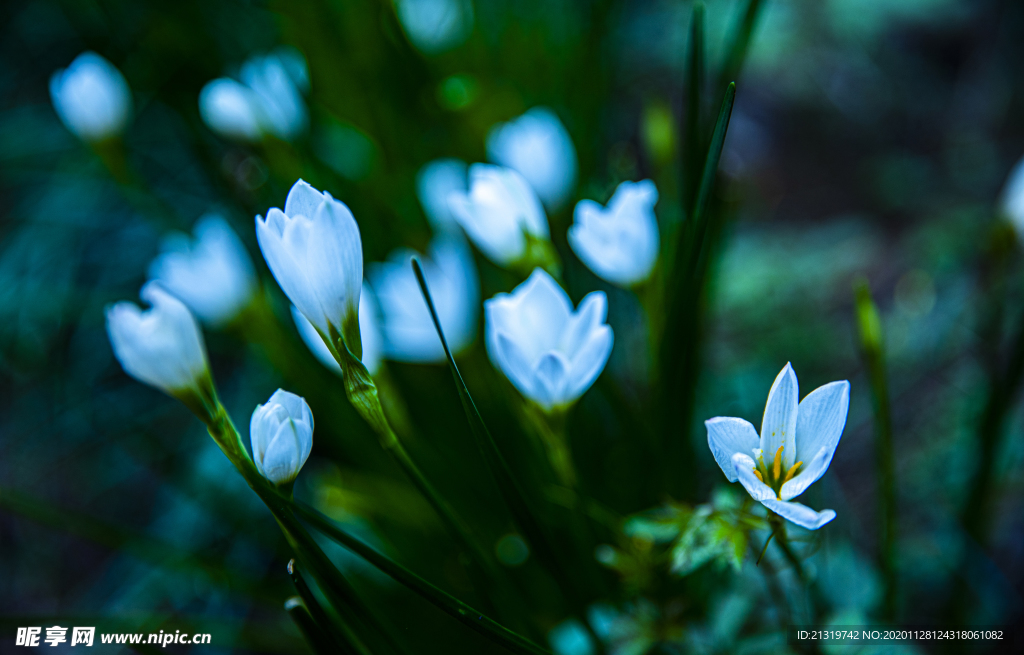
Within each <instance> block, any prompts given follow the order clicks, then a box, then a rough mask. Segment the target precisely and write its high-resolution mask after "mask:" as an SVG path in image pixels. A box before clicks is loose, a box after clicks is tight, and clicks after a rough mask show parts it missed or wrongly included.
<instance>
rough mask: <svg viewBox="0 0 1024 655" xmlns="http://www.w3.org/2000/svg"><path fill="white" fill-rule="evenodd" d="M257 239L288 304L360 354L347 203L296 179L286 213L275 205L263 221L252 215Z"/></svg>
mask: <svg viewBox="0 0 1024 655" xmlns="http://www.w3.org/2000/svg"><path fill="white" fill-rule="evenodd" d="M256 238H257V240H258V241H259V244H260V250H262V251H263V257H264V258H265V259H266V260H267V266H269V267H270V272H271V273H273V274H274V278H276V279H277V283H278V284H280V285H281V289H282V290H283V291H284V292H285V295H287V296H288V299H289V300H291V301H292V304H293V305H295V306H296V307H298V308H299V311H300V312H302V313H303V315H305V317H306V318H307V319H309V322H310V323H312V324H313V327H315V328H316V329H317V330H318V331H319V332H320V334H321V335H323V336H325V337H331V336H332V328H333V332H334V333H335V334H338V335H341V336H343V337H345V340H346V344H347V346H348V348H349V350H351V351H352V353H353V354H354V355H356V356H359V354H360V352H359V350H357V349H356V344H355V343H351V340H352V339H357V338H358V322H357V320H356V317H357V314H358V309H359V291H360V288H361V287H362V282H363V247H362V243H361V242H360V239H359V226H358V225H356V221H355V218H354V217H353V216H352V212H350V211H349V209H348V207H346V206H345V203H343V202H339V201H338V200H335V199H334V198H332V197H331V194H329V193H327V192H323V193H321V192H320V191H317V190H316V189H314V188H313V187H311V186H310V185H309V184H307V183H306V182H304V181H303V180H299V181H298V182H296V183H295V184H294V185H293V186H292V188H291V191H289V192H288V198H287V199H286V200H285V203H284V211H281V210H280V209H278V208H276V207H274V208H273V209H271V210H270V211H269V212H267V217H266V218H265V219H264V218H263V217H262V216H257V217H256ZM357 343H358V342H357Z"/></svg>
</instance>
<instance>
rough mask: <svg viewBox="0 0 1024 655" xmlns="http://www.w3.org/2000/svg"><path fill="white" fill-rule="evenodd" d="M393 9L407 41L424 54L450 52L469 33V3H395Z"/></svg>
mask: <svg viewBox="0 0 1024 655" xmlns="http://www.w3.org/2000/svg"><path fill="white" fill-rule="evenodd" d="M396 9H397V10H398V20H399V21H400V22H401V23H402V28H403V29H404V30H405V33H406V34H407V35H408V36H409V40H410V41H411V42H412V44H413V45H414V46H416V47H417V48H418V49H419V50H421V51H422V52H424V53H427V54H434V53H438V52H444V51H445V50H450V49H451V48H454V47H455V46H457V45H459V44H461V43H462V42H463V41H465V40H466V38H468V37H469V33H470V32H471V31H472V29H473V5H472V4H471V3H470V2H469V0H398V2H397V7H396Z"/></svg>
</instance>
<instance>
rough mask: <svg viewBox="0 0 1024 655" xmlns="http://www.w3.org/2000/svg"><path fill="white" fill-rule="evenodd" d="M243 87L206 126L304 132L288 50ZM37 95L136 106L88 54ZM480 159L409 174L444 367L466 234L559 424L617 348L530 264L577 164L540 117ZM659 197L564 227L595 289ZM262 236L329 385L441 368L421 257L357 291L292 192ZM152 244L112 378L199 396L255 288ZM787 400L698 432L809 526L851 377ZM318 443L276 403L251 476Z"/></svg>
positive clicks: (287, 464) (512, 363) (211, 234)
mask: <svg viewBox="0 0 1024 655" xmlns="http://www.w3.org/2000/svg"><path fill="white" fill-rule="evenodd" d="M443 4H444V3H436V2H435V3H434V4H430V3H427V2H426V0H418V1H417V2H412V1H409V2H403V3H400V5H399V14H400V16H401V17H402V21H403V25H404V26H405V29H406V30H407V32H408V33H409V35H410V39H412V40H413V42H414V43H417V44H418V47H421V48H423V49H424V50H427V49H429V48H430V47H434V46H427V45H424V44H426V43H428V42H431V43H434V45H436V46H438V47H440V44H441V43H442V42H443V41H444V39H442V38H441V37H439V36H438V37H437V38H436V39H434V41H431V39H432V38H434V37H431V36H430V35H431V34H434V35H435V36H436V35H437V34H439V33H440V31H443V30H445V29H448V27H445V25H446V24H447V23H445V21H448V20H449V18H445V19H444V20H441V18H439V15H435V13H436V12H437V11H439V10H438V9H437V7H441V5H443ZM455 4H456V5H457V4H458V3H457V2H455ZM428 5H429V6H428ZM435 5H436V6H435ZM453 6H454V5H453ZM467 7H468V5H467ZM432 12H433V13H432ZM468 16H469V18H468V20H471V14H468ZM463 18H466V16H463ZM444 38H448V37H444ZM240 78H241V81H240V82H239V81H235V80H231V79H227V78H224V79H219V80H215V81H214V82H211V83H210V84H209V85H207V87H206V88H204V89H203V92H202V94H201V97H200V107H201V111H202V115H203V117H204V119H205V120H206V122H207V124H208V125H210V127H212V128H213V129H215V130H216V131H218V132H220V133H222V134H224V135H226V136H230V137H234V138H243V139H258V138H260V137H261V136H262V135H264V134H273V135H275V136H277V137H279V138H284V139H288V138H292V137H294V136H295V135H297V134H298V133H299V132H301V131H302V130H304V129H305V128H306V123H307V115H306V108H305V105H304V103H303V101H302V98H301V93H302V92H304V91H305V89H306V88H307V85H308V76H307V73H306V70H305V64H304V62H303V61H302V59H301V57H300V56H298V55H297V53H294V52H291V51H281V52H278V53H275V54H271V55H267V56H263V57H256V58H254V59H252V60H250V61H249V62H247V63H246V65H245V66H243V68H242V71H241V75H240ZM51 93H52V95H53V102H54V106H55V108H56V109H57V112H58V115H59V116H60V118H61V120H63V121H64V122H65V124H66V125H67V126H68V127H69V129H71V130H72V131H73V132H75V133H76V134H77V135H78V136H80V137H81V138H83V139H85V140H89V141H99V140H103V139H107V138H110V137H112V136H115V135H116V134H118V133H119V132H120V131H121V130H122V129H123V128H124V125H125V123H126V121H127V119H128V116H129V115H130V112H131V96H130V93H129V91H128V87H127V84H126V82H125V80H124V78H123V77H122V76H121V74H120V73H119V72H118V71H117V70H116V69H115V68H114V67H113V66H112V65H110V64H109V62H107V61H106V60H104V59H102V58H101V57H99V56H98V55H96V54H94V53H85V54H83V55H81V56H80V57H79V58H78V59H76V60H75V62H74V63H73V64H72V65H71V67H69V68H68V69H67V70H65V71H59V72H58V73H56V74H55V75H54V77H53V80H51ZM487 152H488V155H489V157H490V158H491V159H492V160H493V161H494V162H495V163H494V164H482V163H478V164H473V165H472V166H467V165H466V164H465V163H464V162H461V161H459V160H454V159H441V160H436V161H434V162H430V163H429V164H427V165H426V166H424V167H423V169H421V171H420V173H419V175H418V176H417V191H418V195H419V198H420V202H421V204H422V206H423V209H424V213H425V214H426V216H427V217H428V219H429V220H430V223H431V225H432V227H433V229H434V231H435V233H436V236H435V238H434V240H433V241H432V243H431V245H430V248H429V250H428V252H427V254H426V256H420V259H421V262H422V268H423V271H424V276H425V278H426V281H427V284H428V286H429V287H430V290H431V293H432V297H433V301H434V303H435V306H436V309H437V311H438V315H439V320H440V323H441V326H442V328H443V329H444V331H445V333H446V336H447V339H448V343H449V345H450V347H451V349H452V351H453V352H454V353H456V354H457V353H459V352H462V351H463V350H465V349H466V348H467V347H469V346H470V345H471V344H472V343H473V342H474V340H475V338H476V334H477V324H478V316H479V309H480V288H479V281H478V276H477V271H476V266H475V264H474V259H473V254H472V252H471V251H470V249H469V247H468V245H467V243H466V241H465V239H464V236H463V234H465V235H468V237H469V239H470V240H471V241H472V243H473V244H475V245H476V247H477V248H478V249H479V250H480V252H481V253H483V254H484V255H485V256H486V257H488V258H489V259H491V260H492V261H493V262H495V263H496V264H498V265H500V266H503V267H510V268H515V269H516V270H521V269H522V268H523V267H526V268H527V269H528V270H532V273H531V274H530V275H529V277H528V279H527V280H525V281H524V282H523V283H521V284H520V285H518V286H517V287H516V288H515V289H514V290H513V291H512V292H511V293H499V294H497V295H496V296H494V297H493V298H491V299H489V300H487V301H486V302H484V303H483V307H484V323H485V339H484V341H485V346H486V350H487V353H488V355H489V357H490V359H491V361H492V362H493V364H494V366H495V367H496V368H497V369H499V370H500V371H501V372H502V373H504V375H505V376H506V377H507V378H508V379H509V381H510V382H511V383H512V385H513V386H514V387H515V388H516V389H517V390H518V391H519V392H520V393H521V394H522V395H523V396H524V397H525V398H526V399H528V401H530V402H532V403H533V404H535V406H537V407H539V408H540V409H541V410H543V411H545V412H562V411H564V410H565V409H566V408H568V407H569V406H571V405H572V404H573V403H575V402H576V401H577V400H578V399H579V398H580V397H581V396H582V395H583V394H584V393H585V392H586V391H587V389H589V388H590V386H591V385H593V383H594V381H595V380H596V379H597V377H598V376H599V375H600V374H601V372H602V371H603V370H604V368H605V365H606V364H607V362H608V359H609V357H610V354H611V351H612V346H613V342H614V337H613V334H612V329H611V328H610V327H609V326H608V325H607V323H606V314H607V310H608V299H607V297H606V295H605V294H604V292H602V291H594V292H592V293H590V294H589V295H587V296H586V297H585V298H584V299H583V300H582V301H581V302H580V304H579V306H578V307H576V308H575V309H574V308H573V304H572V302H571V300H570V298H569V296H568V294H567V293H566V292H565V290H564V289H562V287H561V286H559V284H558V282H557V281H556V280H555V279H554V278H553V277H552V276H551V275H550V274H549V273H547V272H546V271H545V270H543V269H542V268H540V267H538V266H537V265H538V264H540V263H542V262H540V261H537V253H538V252H551V250H550V242H549V228H548V220H547V215H546V213H545V211H546V210H548V211H558V210H559V209H560V208H561V207H563V206H564V204H565V203H566V202H567V201H568V200H569V199H570V198H571V197H572V196H573V194H574V192H575V186H576V177H577V161H576V151H575V148H574V147H573V144H572V140H571V139H570V138H569V134H568V132H567V130H566V129H565V127H564V126H563V125H562V123H561V122H560V121H559V120H558V118H557V116H556V115H555V114H554V112H552V111H551V110H549V109H545V108H534V109H532V110H530V111H528V112H527V113H526V114H524V115H523V116H521V117H519V118H517V119H515V120H512V121H510V122H508V123H505V124H502V125H498V126H496V127H495V128H494V129H492V130H491V132H490V135H489V136H488V139H487ZM1019 170H1020V168H1018V171H1019ZM1022 179H1024V173H1019V172H1018V173H1015V174H1014V175H1013V176H1012V180H1011V183H1010V184H1009V185H1008V191H1007V194H1006V196H1005V199H1004V203H1003V207H1004V212H1005V213H1006V214H1007V215H1009V216H1010V217H1011V218H1012V219H1014V220H1015V222H1020V221H1024V219H1019V217H1018V214H1021V215H1024V212H1022V211H1019V208H1020V205H1021V202H1020V197H1024V191H1021V190H1020V189H1021V188H1024V182H1021V180H1022ZM657 199H658V191H657V189H656V188H655V186H654V183H653V182H651V181H650V180H644V181H640V182H630V181H626V182H622V183H621V184H620V185H619V186H618V188H617V189H616V190H615V192H614V194H613V195H612V197H611V199H610V200H609V202H608V204H607V206H602V205H600V204H598V203H597V202H595V201H593V200H580V201H579V202H578V204H577V205H576V207H575V211H574V224H573V225H572V226H571V227H570V228H569V232H568V241H569V244H570V246H571V248H572V250H573V251H574V252H575V253H576V255H577V256H578V257H579V259H580V261H581V262H582V263H583V264H585V265H586V266H587V267H588V268H590V270H591V271H593V272H594V273H595V274H596V275H597V276H598V277H600V278H602V279H604V280H606V281H607V282H610V283H612V284H615V285H619V286H623V287H629V286H633V285H638V284H641V283H643V282H644V281H645V280H647V279H649V278H650V276H651V274H652V272H653V271H654V268H655V266H656V264H657V261H658V255H659V231H658V223H657V219H656V216H655V213H654V207H655V204H656V203H657ZM256 237H257V241H258V243H259V247H260V250H261V251H262V253H263V257H264V259H265V260H266V263H267V266H268V267H269V269H270V271H271V273H272V274H273V276H274V278H275V279H276V280H277V283H278V285H279V286H280V287H281V289H282V290H283V291H284V293H285V295H286V296H287V297H288V299H289V300H290V301H291V303H292V314H293V317H294V321H295V324H296V327H297V329H298V332H299V334H300V335H301V337H302V339H303V340H304V341H305V343H306V344H307V345H308V346H309V348H310V350H311V351H312V352H313V354H314V355H316V357H317V358H318V359H319V360H320V361H321V362H323V363H324V365H325V366H328V367H330V368H332V369H333V370H335V371H336V372H338V373H342V371H343V365H344V364H345V362H351V361H352V360H351V359H347V358H349V357H353V356H354V357H360V358H361V360H362V362H363V365H364V366H365V368H366V369H367V371H368V372H369V373H370V374H371V375H374V374H376V373H377V372H378V371H379V369H380V366H381V360H382V359H383V358H386V359H391V360H395V361H403V362H440V361H443V358H444V354H443V351H442V349H441V347H440V342H439V340H438V339H437V335H436V333H435V331H434V327H433V325H432V321H431V319H430V315H429V313H428V311H427V306H426V303H425V300H424V299H423V297H422V295H421V293H420V290H419V286H418V283H417V281H416V279H415V277H414V275H413V272H412V269H411V267H410V264H409V261H410V259H411V257H413V256H415V255H416V253H414V252H412V251H409V250H396V251H395V252H393V253H392V254H391V256H390V257H389V258H388V260H387V261H386V262H383V263H376V264H371V265H370V266H369V267H368V271H367V273H368V282H369V284H367V283H366V282H364V279H363V250H362V243H361V238H360V233H359V227H358V225H357V223H356V219H355V217H354V216H353V215H352V212H351V211H350V210H349V208H348V206H347V205H345V203H343V202H341V201H339V200H337V199H335V198H333V197H332V196H331V194H329V193H327V192H326V191H319V190H317V189H314V188H313V187H312V186H310V185H309V184H307V183H306V182H304V181H302V180H299V181H297V182H296V183H295V184H294V185H293V186H292V188H291V190H290V191H289V193H288V196H287V198H286V199H285V203H284V209H283V210H282V209H278V208H272V209H270V210H269V211H268V212H267V214H266V217H263V216H257V217H256ZM538 244H540V249H539V250H538V248H537V245H538ZM544 248H547V249H548V250H547V251H544V250H543V249H544ZM161 250H162V252H161V254H160V255H159V256H158V257H157V258H156V259H155V260H154V261H153V262H152V264H151V266H150V269H149V276H150V278H151V280H150V281H149V282H147V284H146V285H145V286H144V287H143V288H142V291H141V293H140V295H141V297H142V299H143V300H145V301H147V302H148V303H149V304H150V305H151V308H150V309H148V310H142V309H140V308H139V307H137V306H136V305H135V304H133V303H117V304H115V305H113V306H112V307H110V308H109V309H108V310H107V328H108V331H109V335H110V340H111V344H112V345H113V348H114V353H115V355H116V357H117V359H118V360H119V361H120V363H121V364H122V366H123V367H124V369H125V371H126V372H128V373H129V374H130V375H132V376H134V377H135V378H137V379H139V380H141V381H142V382H145V383H147V384H150V385H152V386H154V387H157V388H159V389H162V390H164V391H166V392H167V393H170V394H172V395H175V396H178V397H182V396H183V395H187V394H188V393H190V392H191V391H194V390H199V389H200V388H202V387H203V386H204V385H206V386H210V385H211V384H212V383H211V382H210V372H209V365H208V363H207V358H206V351H205V346H204V342H203V337H202V332H201V330H200V328H199V324H198V322H197V321H196V319H195V318H194V315H195V316H198V317H199V318H200V319H201V320H202V321H203V322H204V323H206V324H207V325H209V326H211V327H224V326H226V325H228V324H230V323H231V322H232V321H233V320H234V319H236V317H238V316H239V315H240V314H241V313H242V312H243V311H245V310H246V308H247V307H249V306H251V305H252V302H253V299H254V297H255V296H256V294H257V291H258V289H259V284H258V281H257V277H256V274H255V269H254V267H253V264H252V261H251V259H250V257H249V255H248V253H247V252H246V249H245V246H244V245H243V244H242V241H241V240H240V239H239V238H238V236H237V234H235V232H234V231H232V229H231V228H230V227H229V226H228V223H227V222H226V221H225V220H224V219H223V218H221V217H219V216H216V215H209V216H206V217H204V218H202V219H200V220H199V221H198V222H197V223H196V226H195V228H194V235H193V237H192V238H190V237H189V236H188V235H182V234H175V235H171V236H168V237H167V238H166V239H165V240H164V243H163V246H162V249H161ZM798 400H799V394H798V386H797V380H796V375H795V373H794V372H793V369H792V368H791V367H790V366H789V365H788V364H787V366H786V367H785V368H784V369H783V371H782V372H781V373H780V374H779V376H778V378H777V379H776V381H775V384H774V385H773V386H772V389H771V392H770V393H769V396H768V402H767V405H766V408H765V413H764V419H763V421H762V425H761V432H760V435H758V434H757V432H756V431H755V430H754V427H753V426H752V425H751V424H750V423H748V422H747V421H744V420H742V419H739V418H727V417H718V418H713V419H710V420H708V421H706V426H707V430H708V444H709V446H710V449H711V452H712V454H713V455H714V458H715V460H716V461H717V462H718V464H719V466H720V467H721V468H722V471H723V473H724V474H725V476H726V477H727V478H728V479H729V480H730V481H733V482H735V481H739V482H741V483H742V484H743V486H744V487H745V488H746V489H747V491H748V492H749V493H750V494H751V496H752V497H753V498H754V499H755V500H757V501H759V502H761V503H762V504H764V506H765V507H767V508H768V509H769V510H771V511H772V512H774V513H776V514H778V515H779V516H782V517H784V518H786V519H788V520H790V521H793V522H794V523H797V524H799V525H801V526H803V527H805V528H809V529H816V528H819V527H821V526H822V525H824V524H826V523H828V522H829V521H831V520H832V519H833V518H834V517H835V512H833V511H832V510H824V511H822V512H816V511H814V510H812V509H810V508H808V507H806V506H804V505H801V504H799V503H796V502H793V500H792V499H793V498H795V497H797V496H798V495H800V494H801V493H803V491H804V490H806V489H807V487H808V486H810V485H811V484H812V483H813V482H815V481H816V480H817V479H818V478H820V477H821V476H822V474H823V473H824V472H825V470H826V469H827V468H828V466H829V464H830V463H831V460H832V456H833V454H834V452H835V450H836V447H837V446H838V443H839V439H840V437H841V435H842V432H843V429H844V426H845V423H846V414H847V410H848V406H849V383H847V382H833V383H831V384H828V385H825V386H823V387H821V388H819V389H817V390H815V391H814V392H812V393H810V394H809V395H808V396H807V397H806V398H804V399H803V401H801V402H798ZM312 435H313V416H312V412H311V410H310V408H309V406H308V405H307V404H306V402H305V401H304V400H303V399H302V398H300V397H298V396H296V395H294V394H292V393H289V392H287V391H283V390H280V389H279V390H278V391H277V392H275V393H274V395H273V396H271V398H270V399H269V400H268V402H267V403H266V404H264V405H259V406H257V408H256V410H255V411H254V412H253V415H252V421H251V423H250V437H251V442H252V458H253V463H254V464H255V466H256V468H257V470H258V471H259V472H260V473H261V474H262V475H263V476H265V477H266V478H267V479H268V480H270V481H272V482H273V483H275V484H280V485H284V484H289V483H291V482H292V481H293V480H294V479H295V477H296V476H297V475H298V472H299V470H300V469H301V467H302V465H303V464H304V462H305V461H306V459H307V458H308V456H309V454H310V450H311V448H312Z"/></svg>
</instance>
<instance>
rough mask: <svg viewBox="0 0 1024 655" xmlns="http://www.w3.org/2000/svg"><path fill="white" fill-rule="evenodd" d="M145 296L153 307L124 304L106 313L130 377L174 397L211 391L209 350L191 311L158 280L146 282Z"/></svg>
mask: <svg viewBox="0 0 1024 655" xmlns="http://www.w3.org/2000/svg"><path fill="white" fill-rule="evenodd" d="M139 295H140V296H141V297H142V299H143V300H145V301H146V302H148V303H149V304H150V305H151V308H150V309H148V310H145V311H143V310H141V309H140V308H139V307H138V306H137V305H136V304H135V303H132V302H119V303H116V304H114V305H112V306H110V307H108V308H107V310H106V315H107V334H108V335H109V337H110V344H111V345H112V346H113V348H114V356H116V357H117V361H119V362H120V363H121V366H122V367H123V368H124V370H125V372H126V373H128V375H131V376H132V377H133V378H135V379H137V380H139V381H140V382H145V383H146V384H149V385H152V386H154V387H157V388H158V389H162V390H164V391H166V392H167V393H169V394H171V395H175V396H177V395H181V394H182V393H184V392H188V391H199V390H202V389H205V387H206V386H208V385H207V384H206V383H205V381H206V380H208V379H209V366H208V365H207V362H206V348H205V347H204V345H203V335H202V333H201V332H200V331H199V324H198V323H196V319H195V318H194V317H193V316H192V314H191V312H189V311H188V307H186V306H185V304H184V303H182V302H181V301H180V300H178V299H177V298H175V297H174V296H172V295H171V294H169V293H167V292H166V291H165V290H164V289H162V288H161V287H160V285H159V284H158V283H156V282H148V283H146V285H145V286H143V287H142V291H141V292H140V293H139Z"/></svg>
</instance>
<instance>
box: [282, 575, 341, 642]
mask: <svg viewBox="0 0 1024 655" xmlns="http://www.w3.org/2000/svg"><path fill="white" fill-rule="evenodd" d="M288 575H289V576H291V579H292V584H294V585H295V591H297V592H298V593H299V597H300V600H301V602H302V605H301V609H302V612H298V611H295V612H293V611H292V610H291V609H289V608H288V603H285V609H288V610H289V611H288V613H289V614H291V615H292V620H294V621H295V622H296V623H297V624H298V625H299V629H300V630H302V633H303V634H304V635H306V637H307V639H308V640H309V641H310V645H312V646H313V647H314V650H316V651H318V652H320V651H324V652H335V651H341V652H342V653H344V654H345V655H358V654H359V651H358V650H357V649H356V647H355V646H353V645H352V643H351V641H350V640H349V638H348V636H347V634H348V633H350V632H351V630H352V628H351V627H349V626H347V625H345V623H344V620H343V619H341V617H339V620H332V619H331V617H330V616H328V615H327V612H325V611H324V608H323V607H321V606H320V602H319V601H318V600H317V599H316V596H314V595H313V590H312V589H310V588H309V585H307V584H306V581H305V580H304V579H303V577H302V574H301V573H299V567H298V566H297V565H296V564H295V560H289V561H288ZM302 613H305V614H306V615H307V616H308V617H309V622H308V623H305V622H304V618H303V617H302V616H301V614H302ZM339 621H340V623H339ZM309 623H311V624H312V625H309Z"/></svg>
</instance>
